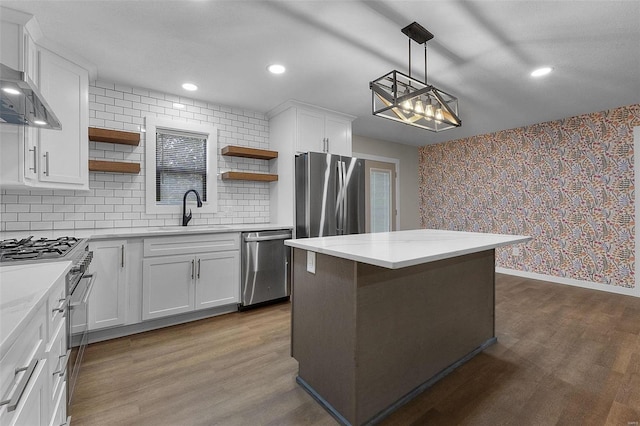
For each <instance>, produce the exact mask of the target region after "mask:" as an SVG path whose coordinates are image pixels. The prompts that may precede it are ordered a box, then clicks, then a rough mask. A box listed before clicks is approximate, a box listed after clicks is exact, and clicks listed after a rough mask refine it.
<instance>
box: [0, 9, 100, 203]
mask: <svg viewBox="0 0 640 426" xmlns="http://www.w3.org/2000/svg"><path fill="white" fill-rule="evenodd" d="M1 9H2V10H1V13H0V16H1V17H2V25H0V31H1V33H0V49H1V50H0V62H1V63H3V64H4V65H7V66H9V67H11V68H14V69H17V70H19V71H24V72H25V73H26V74H27V77H28V78H29V79H30V80H31V81H32V82H33V83H34V84H35V85H36V86H37V87H38V89H39V90H40V92H41V93H42V95H43V97H44V99H45V100H46V102H47V103H48V104H49V106H50V107H51V109H52V110H53V112H54V113H55V114H56V116H57V117H58V119H59V120H60V123H61V125H62V130H45V129H38V128H35V127H25V126H17V125H13V124H0V136H1V138H2V143H1V144H0V186H1V187H6V188H12V187H16V188H24V187H27V188H29V187H31V188H48V189H76V190H87V189H89V145H88V135H87V129H88V121H89V72H88V71H87V70H86V69H84V68H83V67H81V66H78V65H76V64H75V63H74V62H72V61H69V60H67V59H65V58H63V57H61V56H59V55H57V54H56V53H54V52H52V51H50V50H47V49H45V48H43V47H41V46H38V43H39V42H41V41H42V35H41V33H40V29H39V28H38V26H37V22H36V21H35V20H34V19H33V18H32V17H31V16H30V15H26V14H23V13H21V12H17V11H14V10H11V9H6V8H1ZM34 34H37V37H34Z"/></svg>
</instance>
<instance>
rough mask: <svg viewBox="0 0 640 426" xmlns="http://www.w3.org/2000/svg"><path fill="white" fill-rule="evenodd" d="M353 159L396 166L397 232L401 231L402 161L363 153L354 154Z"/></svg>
mask: <svg viewBox="0 0 640 426" xmlns="http://www.w3.org/2000/svg"><path fill="white" fill-rule="evenodd" d="M353 157H356V158H362V159H363V160H373V161H381V162H383V163H393V164H395V166H396V185H395V188H394V192H395V197H394V198H395V203H396V231H399V230H400V160H399V159H397V158H390V157H382V156H380V155H371V154H363V153H357V152H354V153H353Z"/></svg>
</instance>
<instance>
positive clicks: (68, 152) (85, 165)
mask: <svg viewBox="0 0 640 426" xmlns="http://www.w3.org/2000/svg"><path fill="white" fill-rule="evenodd" d="M40 92H41V93H42V95H43V96H44V98H45V99H46V100H47V102H48V103H49V106H50V107H51V108H52V109H53V111H54V112H55V114H56V115H57V117H58V119H59V120H60V123H61V124H62V130H48V129H41V130H40V150H39V151H40V152H39V161H40V171H39V180H40V185H39V186H40V187H46V188H66V189H89V141H88V128H89V123H88V121H89V73H88V71H87V70H85V69H83V68H82V67H80V66H78V65H76V64H74V63H72V62H70V61H68V60H66V59H64V58H62V57H60V56H58V55H56V54H55V53H53V52H50V51H49V50H47V49H41V50H40Z"/></svg>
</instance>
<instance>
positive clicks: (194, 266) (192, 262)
mask: <svg viewBox="0 0 640 426" xmlns="http://www.w3.org/2000/svg"><path fill="white" fill-rule="evenodd" d="M195 269H196V261H195V260H194V259H191V279H193V276H194V274H195Z"/></svg>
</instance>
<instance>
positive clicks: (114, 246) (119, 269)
mask: <svg viewBox="0 0 640 426" xmlns="http://www.w3.org/2000/svg"><path fill="white" fill-rule="evenodd" d="M89 248H90V250H91V251H93V260H92V261H91V266H90V271H91V272H96V281H95V283H94V285H93V290H92V292H91V296H90V297H89V330H97V329H100V328H105V327H113V326H116V325H122V324H124V323H125V320H126V310H127V270H126V267H127V262H126V250H127V241H126V240H113V241H95V242H93V241H92V242H91V243H90V245H89Z"/></svg>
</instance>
